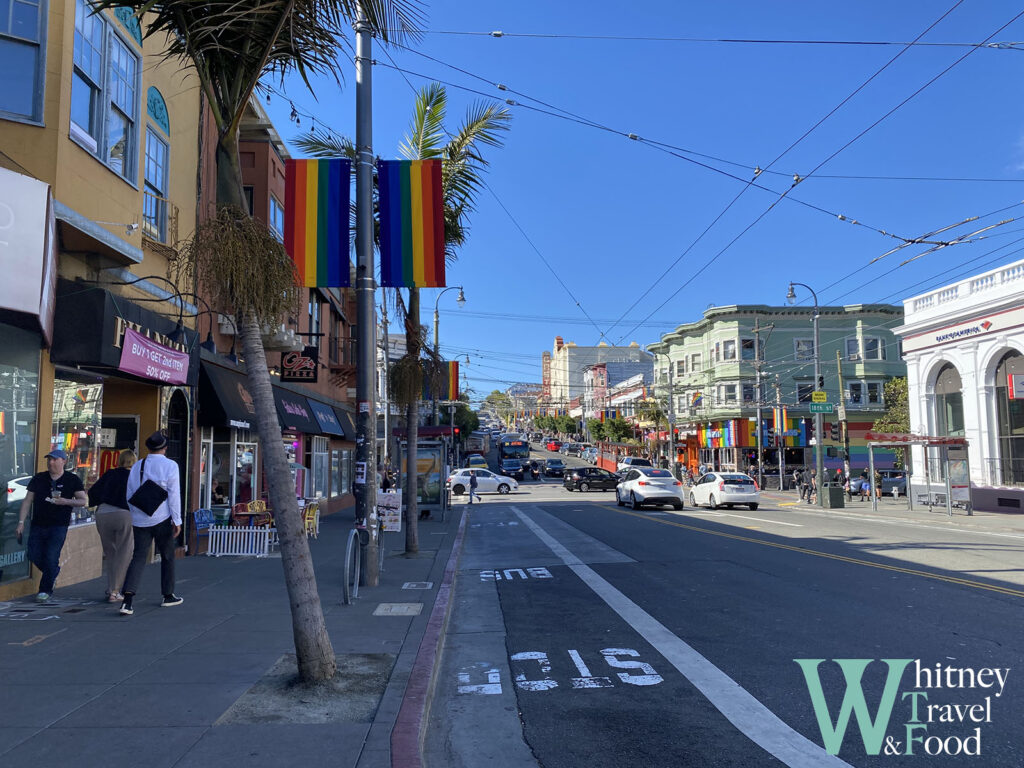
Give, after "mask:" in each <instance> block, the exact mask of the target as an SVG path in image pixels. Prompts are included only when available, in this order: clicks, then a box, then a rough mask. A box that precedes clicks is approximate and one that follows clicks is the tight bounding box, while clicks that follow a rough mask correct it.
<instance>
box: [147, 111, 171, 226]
mask: <svg viewBox="0 0 1024 768" xmlns="http://www.w3.org/2000/svg"><path fill="white" fill-rule="evenodd" d="M150 141H152V142H154V143H155V144H159V145H160V147H161V148H162V149H163V156H164V163H165V164H164V167H163V179H164V188H163V189H157V187H156V185H155V184H151V183H150V180H149V160H150V152H149V142H150ZM170 174H171V144H170V142H168V141H165V140H164V138H163V136H161V135H160V134H159V133H158V132H157V130H156V128H155V127H154V126H153V125H152V124H151V123H147V124H146V159H145V163H144V167H143V169H142V192H143V199H142V228H143V233H144V234H145V235H146V236H147V237H151V238H153V239H154V240H159V241H160V242H161V243H165V242H167V207H168V206H167V202H168V185H169V184H170ZM147 194H149V195H151V196H152V197H154V198H156V201H155V205H156V209H157V218H158V222H157V224H156V228H155V231H152V230H150V229H149V218H148V216H147V214H146V208H147V202H146V195H147Z"/></svg>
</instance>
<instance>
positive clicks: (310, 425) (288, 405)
mask: <svg viewBox="0 0 1024 768" xmlns="http://www.w3.org/2000/svg"><path fill="white" fill-rule="evenodd" d="M274 402H275V403H277V416H278V419H279V420H280V421H281V426H282V427H283V428H284V429H293V430H295V431H296V432H303V433H305V434H307V435H319V434H321V430H320V424H319V423H317V420H316V418H314V416H313V409H312V408H310V407H309V401H308V400H307V399H306V398H304V397H303V396H302V395H296V394H294V393H292V392H288V391H287V390H284V389H281V388H280V387H274Z"/></svg>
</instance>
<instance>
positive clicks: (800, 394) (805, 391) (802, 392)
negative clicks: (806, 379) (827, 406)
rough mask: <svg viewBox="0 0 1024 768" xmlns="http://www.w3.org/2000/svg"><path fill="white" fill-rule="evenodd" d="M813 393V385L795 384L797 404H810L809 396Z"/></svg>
mask: <svg viewBox="0 0 1024 768" xmlns="http://www.w3.org/2000/svg"><path fill="white" fill-rule="evenodd" d="M813 392H814V385H813V384H797V385H796V401H797V402H798V403H809V402H811V395H812V393H813Z"/></svg>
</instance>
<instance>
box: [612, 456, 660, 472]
mask: <svg viewBox="0 0 1024 768" xmlns="http://www.w3.org/2000/svg"><path fill="white" fill-rule="evenodd" d="M649 466H651V462H649V461H648V460H647V459H641V458H640V457H639V456H623V457H622V458H620V459H619V463H618V464H617V465H616V467H615V469H616V471H618V472H621V471H622V470H624V469H632V468H633V467H649Z"/></svg>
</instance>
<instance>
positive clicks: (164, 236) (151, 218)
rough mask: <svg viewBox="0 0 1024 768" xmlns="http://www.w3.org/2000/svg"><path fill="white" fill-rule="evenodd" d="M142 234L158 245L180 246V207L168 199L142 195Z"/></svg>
mask: <svg viewBox="0 0 1024 768" xmlns="http://www.w3.org/2000/svg"><path fill="white" fill-rule="evenodd" d="M142 234H143V235H145V236H146V237H148V238H149V239H150V240H153V241H155V242H157V243H161V244H163V245H168V246H171V247H174V246H176V245H177V244H178V206H176V205H175V204H174V203H172V202H171V201H170V200H168V199H167V198H166V197H160V196H159V195H154V194H153V193H152V192H143V193H142Z"/></svg>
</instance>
